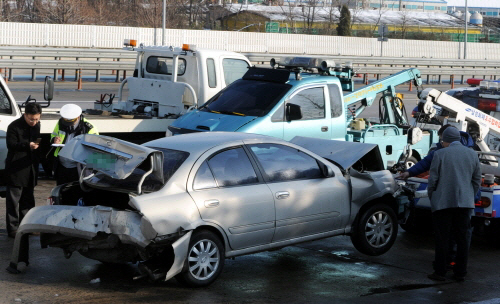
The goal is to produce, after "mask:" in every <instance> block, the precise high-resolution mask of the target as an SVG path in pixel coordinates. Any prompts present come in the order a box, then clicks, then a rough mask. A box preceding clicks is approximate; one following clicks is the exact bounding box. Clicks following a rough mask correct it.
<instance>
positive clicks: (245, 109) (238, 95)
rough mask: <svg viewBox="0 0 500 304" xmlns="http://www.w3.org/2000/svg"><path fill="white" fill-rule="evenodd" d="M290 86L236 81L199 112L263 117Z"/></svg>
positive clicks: (253, 81)
mask: <svg viewBox="0 0 500 304" xmlns="http://www.w3.org/2000/svg"><path fill="white" fill-rule="evenodd" d="M291 87H292V86H291V85H289V84H283V83H273V82H265V81H256V80H243V79H240V80H236V81H235V82H233V83H232V84H231V85H230V86H228V87H227V88H225V89H224V90H222V91H221V92H219V93H218V94H217V95H215V96H214V97H212V98H211V99H210V100H209V101H207V102H206V103H205V104H204V105H203V106H202V107H201V108H200V110H201V111H205V112H216V113H222V114H230V115H242V116H264V115H266V114H267V113H269V111H270V110H271V109H272V108H273V107H274V106H275V105H276V103H277V102H278V101H279V100H280V99H281V98H282V97H283V96H284V95H285V94H286V92H288V90H290V88H291Z"/></svg>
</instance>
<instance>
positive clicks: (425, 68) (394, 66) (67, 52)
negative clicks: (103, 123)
mask: <svg viewBox="0 0 500 304" xmlns="http://www.w3.org/2000/svg"><path fill="white" fill-rule="evenodd" d="M243 54H244V55H246V56H247V57H248V58H249V59H250V61H251V62H253V63H254V64H257V65H259V66H268V65H269V61H270V60H271V58H279V57H286V56H308V55H304V54H301V55H297V54H262V53H243ZM311 57H319V58H324V59H333V60H335V61H336V62H340V63H346V62H348V61H350V62H352V64H353V68H354V71H355V72H356V73H358V74H364V78H365V79H364V81H365V82H367V81H368V80H369V76H368V75H370V74H373V75H374V77H376V78H377V79H378V78H380V76H381V75H389V74H394V73H397V72H399V71H401V70H403V69H405V68H410V67H416V68H418V69H419V70H420V71H421V73H422V75H423V77H425V76H426V77H427V83H429V81H430V80H431V79H430V78H431V77H432V79H435V78H437V82H438V83H442V82H443V79H442V76H449V81H450V84H451V85H453V84H454V83H455V79H456V78H455V77H461V80H459V82H461V83H463V80H464V77H466V76H476V75H477V76H478V77H485V78H488V77H489V78H490V79H497V77H498V76H500V70H499V69H498V68H497V67H498V66H500V61H491V60H463V59H462V60H459V59H457V60H451V59H436V58H404V57H355V56H318V55H316V56H311ZM135 58H136V52H133V51H128V50H113V49H75V48H41V47H0V69H2V68H5V69H7V70H8V73H7V70H6V75H8V77H6V78H8V79H9V80H13V79H14V73H13V71H14V70H17V69H23V70H26V69H29V70H31V75H32V78H31V79H32V80H33V81H34V80H36V70H37V69H44V70H54V79H55V80H56V81H57V80H58V74H60V75H61V80H65V79H64V71H65V70H75V71H76V73H75V80H76V81H78V83H79V88H80V89H81V83H82V70H95V71H96V78H95V80H96V81H99V80H100V71H113V72H114V73H115V75H116V81H120V72H119V71H123V78H125V77H126V71H132V70H133V69H134V66H135ZM61 71H62V73H61Z"/></svg>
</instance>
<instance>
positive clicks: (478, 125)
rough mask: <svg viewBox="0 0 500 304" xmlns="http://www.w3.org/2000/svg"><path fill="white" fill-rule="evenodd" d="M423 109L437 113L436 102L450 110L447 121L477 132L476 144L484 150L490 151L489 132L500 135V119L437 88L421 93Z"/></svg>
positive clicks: (433, 113) (431, 114) (430, 114)
mask: <svg viewBox="0 0 500 304" xmlns="http://www.w3.org/2000/svg"><path fill="white" fill-rule="evenodd" d="M420 102H421V103H423V107H422V108H423V111H424V113H425V114H426V115H429V117H431V118H432V117H433V116H434V115H435V114H436V110H435V109H434V107H433V105H434V104H436V105H438V106H440V107H442V108H444V109H446V110H447V111H448V112H450V117H449V118H447V121H446V123H450V124H452V125H454V126H456V127H457V128H458V130H460V131H464V132H469V133H476V134H478V136H477V138H476V145H477V146H478V147H479V149H480V150H481V151H482V152H490V148H489V147H488V144H487V143H486V141H485V138H486V136H487V135H488V134H492V135H494V136H496V137H500V121H499V120H498V119H496V118H494V117H492V116H490V115H488V114H486V113H483V112H482V111H480V110H478V109H476V108H473V107H471V106H469V105H468V104H466V103H464V102H462V101H460V100H458V99H456V98H454V97H452V96H450V95H448V94H446V93H444V92H441V91H439V90H436V89H431V88H429V89H425V90H424V91H423V92H422V94H421V100H420Z"/></svg>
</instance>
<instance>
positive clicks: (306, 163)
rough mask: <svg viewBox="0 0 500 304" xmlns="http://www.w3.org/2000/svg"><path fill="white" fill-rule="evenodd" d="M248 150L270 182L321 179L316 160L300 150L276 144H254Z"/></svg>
mask: <svg viewBox="0 0 500 304" xmlns="http://www.w3.org/2000/svg"><path fill="white" fill-rule="evenodd" d="M250 149H251V150H252V152H253V153H254V154H255V156H256V157H257V159H258V161H259V163H260V164H261V166H262V168H263V169H264V172H265V173H266V175H267V177H268V179H269V181H271V182H281V181H290V180H297V179H312V178H321V177H322V174H321V170H320V168H319V165H318V163H317V162H316V159H314V158H313V157H311V156H309V155H307V154H306V153H304V152H302V151H300V150H297V149H294V148H291V147H287V146H283V145H278V144H255V145H250Z"/></svg>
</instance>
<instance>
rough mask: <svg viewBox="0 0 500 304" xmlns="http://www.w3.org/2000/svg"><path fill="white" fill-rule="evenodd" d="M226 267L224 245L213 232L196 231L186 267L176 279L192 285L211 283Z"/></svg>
mask: <svg viewBox="0 0 500 304" xmlns="http://www.w3.org/2000/svg"><path fill="white" fill-rule="evenodd" d="M223 267H224V245H223V244H222V242H221V240H220V239H219V237H217V236H216V235H215V234H214V233H213V232H210V231H207V230H202V231H199V232H196V233H195V234H194V235H193V236H192V237H191V240H190V242H189V249H188V255H187V258H186V261H185V262H184V269H183V270H182V272H181V273H179V274H178V275H177V276H176V279H177V280H178V281H179V282H181V283H182V284H184V285H187V286H190V287H202V286H207V285H210V284H211V283H213V282H214V281H215V279H217V277H218V276H219V274H220V273H221V272H222V268H223Z"/></svg>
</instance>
